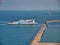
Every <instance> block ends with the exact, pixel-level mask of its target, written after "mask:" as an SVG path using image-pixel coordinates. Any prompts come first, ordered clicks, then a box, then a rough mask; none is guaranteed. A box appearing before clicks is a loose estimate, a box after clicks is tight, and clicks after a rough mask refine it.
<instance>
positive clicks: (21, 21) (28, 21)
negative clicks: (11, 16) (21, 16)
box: [8, 19, 38, 25]
mask: <svg viewBox="0 0 60 45" xmlns="http://www.w3.org/2000/svg"><path fill="white" fill-rule="evenodd" d="M8 24H12V25H13V24H30V25H31V24H38V23H37V22H35V20H34V19H33V20H31V19H27V20H16V21H13V22H9V23H8Z"/></svg>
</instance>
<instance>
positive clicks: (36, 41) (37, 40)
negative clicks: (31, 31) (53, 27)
mask: <svg viewBox="0 0 60 45" xmlns="http://www.w3.org/2000/svg"><path fill="white" fill-rule="evenodd" d="M52 22H60V20H49V21H46V22H45V23H43V25H42V26H41V28H40V30H39V31H38V33H37V34H36V36H35V38H34V39H33V41H32V42H31V43H30V45H60V43H42V42H40V41H41V38H42V35H43V33H44V31H45V29H46V27H47V26H48V23H52Z"/></svg>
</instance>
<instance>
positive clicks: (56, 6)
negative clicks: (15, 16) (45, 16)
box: [0, 0, 60, 10]
mask: <svg viewBox="0 0 60 45" xmlns="http://www.w3.org/2000/svg"><path fill="white" fill-rule="evenodd" d="M0 10H60V0H0Z"/></svg>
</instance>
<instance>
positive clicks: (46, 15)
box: [0, 10, 60, 45]
mask: <svg viewBox="0 0 60 45" xmlns="http://www.w3.org/2000/svg"><path fill="white" fill-rule="evenodd" d="M17 19H34V20H36V22H38V25H8V24H7V23H8V22H11V21H15V20H17ZM53 19H56V20H58V19H60V11H58V10H57V11H39V10H33V11H25V10H1V11H0V45H30V43H31V42H32V40H33V39H34V37H35V35H36V34H37V32H38V31H39V29H40V27H41V25H42V24H43V23H44V22H45V21H47V20H53ZM49 31H52V30H49ZM49 39H51V38H49Z"/></svg>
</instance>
